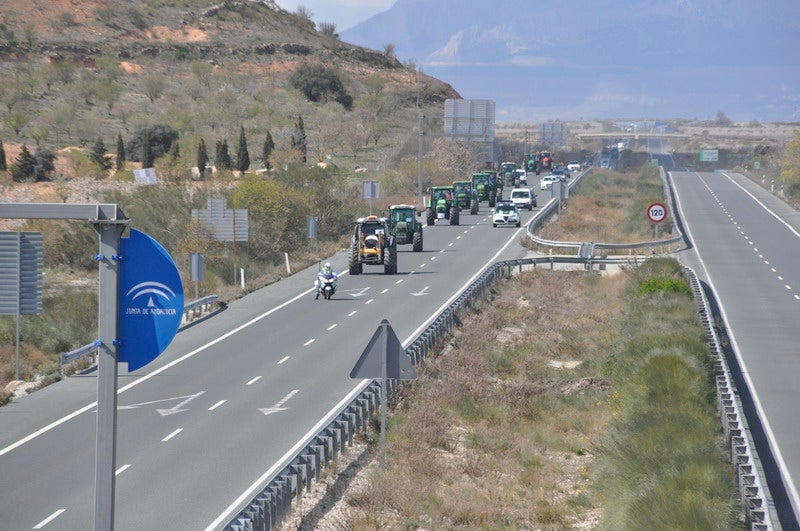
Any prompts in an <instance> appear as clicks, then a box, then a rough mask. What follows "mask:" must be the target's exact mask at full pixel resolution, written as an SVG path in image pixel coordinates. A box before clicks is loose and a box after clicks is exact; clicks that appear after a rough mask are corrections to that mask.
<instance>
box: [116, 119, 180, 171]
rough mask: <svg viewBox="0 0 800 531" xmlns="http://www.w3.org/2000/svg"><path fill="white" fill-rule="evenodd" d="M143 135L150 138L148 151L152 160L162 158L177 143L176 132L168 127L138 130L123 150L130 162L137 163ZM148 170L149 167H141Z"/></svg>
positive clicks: (161, 126) (160, 126)
mask: <svg viewBox="0 0 800 531" xmlns="http://www.w3.org/2000/svg"><path fill="white" fill-rule="evenodd" d="M145 133H147V135H148V136H149V138H150V150H151V152H152V154H153V159H157V158H159V157H163V156H164V155H166V154H167V153H169V152H170V150H171V149H172V144H173V143H174V142H177V141H178V131H176V130H175V129H173V128H172V127H170V126H168V125H161V124H158V125H152V126H149V127H145V128H144V129H140V130H139V131H136V132H135V133H134V134H133V137H132V138H131V140H130V142H128V145H127V146H126V148H125V153H127V154H128V155H130V156H131V158H130V160H133V161H139V160H140V159H139V156H140V155H141V153H142V139H143V138H144V136H145ZM143 167H145V168H150V167H151V166H143Z"/></svg>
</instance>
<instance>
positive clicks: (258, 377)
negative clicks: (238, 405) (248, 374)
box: [245, 376, 261, 385]
mask: <svg viewBox="0 0 800 531" xmlns="http://www.w3.org/2000/svg"><path fill="white" fill-rule="evenodd" d="M260 379H261V376H256V377H255V378H253V379H252V380H250V381H249V382H247V383H246V384H245V385H253V384H254V383H256V382H257V381H259V380H260Z"/></svg>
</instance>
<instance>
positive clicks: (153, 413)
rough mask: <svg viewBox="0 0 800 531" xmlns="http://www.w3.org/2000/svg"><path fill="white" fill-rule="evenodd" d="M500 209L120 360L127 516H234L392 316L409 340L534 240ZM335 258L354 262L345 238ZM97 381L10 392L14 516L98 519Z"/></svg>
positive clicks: (27, 523)
mask: <svg viewBox="0 0 800 531" xmlns="http://www.w3.org/2000/svg"><path fill="white" fill-rule="evenodd" d="M537 193H538V191H537ZM549 194H550V192H544V191H543V192H541V193H540V194H539V204H540V206H543V205H544V203H546V201H547V200H548V199H549ZM489 212H490V211H489V208H488V207H487V206H486V204H485V203H483V204H482V205H481V212H480V213H479V214H478V215H475V216H472V215H469V214H468V213H467V212H462V215H461V225H459V226H449V225H446V224H444V225H442V226H438V225H437V226H435V227H425V229H424V250H423V252H420V253H414V252H412V251H411V246H400V247H399V249H400V252H399V259H398V264H399V265H398V271H399V272H398V274H397V275H383V273H382V272H383V268H382V267H377V266H375V267H373V266H365V267H364V274H363V275H360V276H351V275H344V276H343V277H342V278H341V279H340V281H339V289H338V291H337V294H336V295H335V298H334V300H331V301H325V300H322V299H320V300H314V297H313V290H312V283H313V279H314V278H315V275H316V267H313V268H309V269H306V270H304V271H301V272H299V273H297V274H295V275H293V276H292V277H289V278H287V279H284V280H281V281H280V282H277V283H275V284H273V285H271V286H268V287H266V288H263V289H261V290H258V291H256V292H254V293H251V294H248V295H247V296H245V297H243V298H242V299H240V300H237V301H234V302H232V303H231V304H230V305H228V307H227V308H226V309H225V310H224V311H222V312H220V313H219V314H218V315H215V316H213V317H212V318H210V319H207V320H204V321H202V322H199V323H197V324H195V325H193V326H190V327H188V328H187V329H185V330H183V331H182V332H180V333H179V334H178V336H177V337H176V339H175V340H174V341H173V343H172V344H171V345H170V346H169V348H168V349H167V351H166V352H165V353H164V354H162V355H161V356H160V357H159V358H158V359H157V360H156V361H154V362H153V363H151V364H150V365H148V366H146V367H144V368H143V369H140V370H139V371H137V372H135V373H133V374H128V373H126V372H125V370H124V366H123V368H122V369H121V370H120V378H119V386H120V396H119V407H118V421H117V422H118V430H117V433H118V436H117V458H116V465H115V469H116V496H115V500H116V511H115V514H116V518H115V524H116V528H117V529H123V530H128V529H130V530H139V529H173V530H181V529H186V530H196V529H205V528H211V529H214V528H219V527H221V526H222V525H224V524H225V523H227V519H228V518H230V517H231V516H233V515H234V514H235V513H236V512H237V511H238V509H239V508H240V506H241V505H242V504H243V503H238V502H237V500H239V499H241V498H240V497H241V496H243V495H244V494H245V493H247V492H250V493H251V494H252V493H254V492H255V490H256V488H257V487H259V483H258V481H257V480H258V479H259V478H263V477H264V475H265V472H267V471H269V470H271V469H272V468H273V467H274V466H275V464H276V463H278V462H280V461H281V458H282V457H283V456H284V455H286V454H287V453H288V452H290V450H291V449H292V448H293V447H294V446H295V444H296V443H297V442H298V441H300V440H301V439H303V438H304V437H306V436H307V435H309V434H311V433H316V430H318V429H319V428H320V427H321V426H320V423H321V419H324V418H326V417H327V416H329V415H331V414H332V413H333V412H334V411H335V410H337V408H338V407H341V405H343V403H344V402H345V401H346V399H347V397H348V396H350V395H351V392H352V391H353V389H355V388H356V387H357V386H358V385H359V383H360V382H359V381H355V380H351V379H350V378H349V377H348V374H349V372H350V370H351V368H352V367H353V365H354V363H355V361H356V360H357V359H358V357H359V355H360V354H361V352H362V351H363V349H364V347H365V346H366V344H367V342H368V341H369V339H370V337H371V336H372V334H373V332H374V331H375V329H376V328H377V327H378V325H379V323H380V322H381V320H382V319H384V318H385V319H388V320H389V322H390V323H391V325H392V326H393V328H394V329H395V331H396V332H397V335H398V337H399V338H400V340H401V341H403V342H404V343H407V342H408V341H410V340H411V339H413V337H415V336H416V334H418V333H419V331H420V330H421V328H422V327H423V326H424V325H426V323H427V322H428V321H429V320H430V319H431V318H432V317H433V316H435V314H436V313H438V311H439V309H440V308H442V307H443V306H444V305H445V304H447V303H448V302H449V301H450V300H452V298H454V296H455V295H456V294H457V293H458V292H459V291H460V290H461V289H463V288H464V287H465V286H466V285H467V284H468V283H469V282H470V281H471V279H473V278H474V277H476V276H477V275H478V274H479V273H480V272H481V271H482V270H483V269H484V268H485V267H486V266H488V265H489V264H490V263H492V262H494V261H496V260H499V259H509V258H518V257H521V256H523V255H524V254H525V249H524V248H522V247H521V246H520V245H519V243H518V242H519V239H520V237H521V236H522V235H523V234H524V230H525V229H524V225H523V228H520V229H516V228H492V226H491V217H490V214H489ZM536 212H537V210H534V212H533V213H532V214H536ZM532 214H531V213H527V212H525V213H523V223H524V222H526V221H527V220H529V219H530V218H531V216H532ZM134 221H135V220H134ZM331 262H332V264H333V267H334V269H335V270H337V271H340V272H341V271H346V269H347V253H346V252H344V251H343V252H340V253H338V254H337V255H336V256H334V257H333V258H332V259H331ZM96 385H97V381H96V378H95V376H94V374H89V375H86V376H75V377H70V378H67V379H66V380H65V381H62V382H58V383H56V384H54V385H51V386H49V387H48V388H46V389H43V390H41V391H38V392H36V393H33V394H32V395H30V396H28V397H24V398H22V399H19V400H16V401H14V402H12V403H11V404H8V405H6V406H4V407H2V408H0V482H2V493H3V495H2V497H0V528H2V529H3V530H4V531H5V530H17V529H19V530H22V529H47V530H70V531H72V530H76V529H82V530H83V529H91V528H92V525H93V523H92V520H93V503H94V453H95V422H96V414H95V412H94V411H95V405H94V400H95V399H96ZM276 472H277V470H276ZM248 499H249V497H248Z"/></svg>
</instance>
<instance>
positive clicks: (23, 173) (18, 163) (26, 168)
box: [11, 144, 36, 182]
mask: <svg viewBox="0 0 800 531" xmlns="http://www.w3.org/2000/svg"><path fill="white" fill-rule="evenodd" d="M35 167H36V159H35V158H34V156H33V154H31V152H30V150H29V149H28V146H27V145H26V144H22V150H21V151H20V152H19V155H17V158H16V159H14V162H13V163H12V164H11V178H12V179H14V180H15V181H16V182H23V181H27V180H29V179H32V178H33V172H34V168H35Z"/></svg>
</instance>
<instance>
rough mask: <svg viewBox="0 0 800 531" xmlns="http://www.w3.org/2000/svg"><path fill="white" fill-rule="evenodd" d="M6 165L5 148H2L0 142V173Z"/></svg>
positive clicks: (1, 142)
mask: <svg viewBox="0 0 800 531" xmlns="http://www.w3.org/2000/svg"><path fill="white" fill-rule="evenodd" d="M7 169H8V165H7V164H6V148H4V147H3V141H2V140H0V171H6V170H7Z"/></svg>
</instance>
